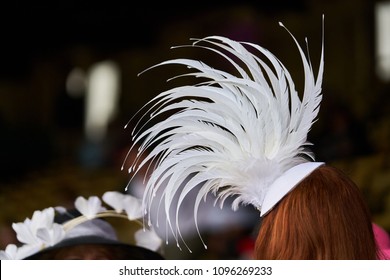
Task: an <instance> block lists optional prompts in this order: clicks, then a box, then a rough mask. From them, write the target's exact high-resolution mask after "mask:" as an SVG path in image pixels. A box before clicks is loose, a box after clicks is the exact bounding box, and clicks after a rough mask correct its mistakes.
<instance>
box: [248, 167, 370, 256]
mask: <svg viewBox="0 0 390 280" xmlns="http://www.w3.org/2000/svg"><path fill="white" fill-rule="evenodd" d="M254 258H256V259H376V258H377V252H376V244H375V239H374V235H373V231H372V223H371V217H370V213H369V210H368V207H367V205H366V202H365V200H364V198H363V197H362V194H361V191H360V190H359V188H358V187H357V186H356V185H355V184H354V183H353V182H352V180H351V179H349V178H348V177H347V176H346V175H345V174H343V173H342V172H341V171H340V170H338V169H336V168H334V167H330V166H326V165H323V166H320V167H319V168H317V169H316V170H314V171H313V172H312V173H311V174H310V175H309V176H307V177H306V178H305V179H304V180H302V181H301V182H300V183H299V184H298V185H296V187H295V188H294V189H293V190H292V191H291V192H290V193H289V194H288V195H286V196H285V197H284V198H283V199H282V200H281V201H280V202H279V204H278V205H276V206H275V208H274V209H273V210H272V211H270V213H268V214H267V215H265V216H264V217H263V220H262V225H261V227H260V230H259V234H258V237H257V240H256V245H255V252H254Z"/></svg>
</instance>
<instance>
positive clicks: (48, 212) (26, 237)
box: [12, 207, 54, 245]
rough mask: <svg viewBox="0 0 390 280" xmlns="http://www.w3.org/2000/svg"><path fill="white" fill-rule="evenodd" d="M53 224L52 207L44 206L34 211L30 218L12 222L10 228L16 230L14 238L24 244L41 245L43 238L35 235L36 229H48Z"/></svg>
mask: <svg viewBox="0 0 390 280" xmlns="http://www.w3.org/2000/svg"><path fill="white" fill-rule="evenodd" d="M53 224H54V208H52V207H50V208H46V209H44V210H42V211H39V210H37V211H34V213H33V216H32V218H31V219H29V218H26V219H25V220H24V222H22V223H13V224H12V228H13V229H14V231H15V232H16V238H17V239H18V240H19V241H20V242H21V243H24V244H30V245H36V244H40V245H43V244H44V243H45V240H42V239H40V238H39V237H38V236H37V232H38V230H40V231H45V230H47V231H49V230H51V229H52V228H53Z"/></svg>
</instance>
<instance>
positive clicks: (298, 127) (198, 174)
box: [129, 24, 324, 240]
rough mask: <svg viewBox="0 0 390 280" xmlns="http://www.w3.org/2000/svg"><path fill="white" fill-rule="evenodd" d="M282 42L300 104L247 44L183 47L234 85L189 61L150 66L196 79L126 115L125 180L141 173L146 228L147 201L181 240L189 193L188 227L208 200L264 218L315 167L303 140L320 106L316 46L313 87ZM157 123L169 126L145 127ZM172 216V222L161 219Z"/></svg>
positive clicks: (282, 74)
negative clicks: (212, 58)
mask: <svg viewBox="0 0 390 280" xmlns="http://www.w3.org/2000/svg"><path fill="white" fill-rule="evenodd" d="M280 25H281V26H283V25H282V24H280ZM283 27H284V26H283ZM286 30H287V29H286ZM287 31H288V30H287ZM289 33H290V32H289ZM290 35H291V37H292V38H293V40H294V42H295V45H296V47H297V49H298V52H299V54H300V57H301V59H302V65H303V70H304V78H305V79H304V91H303V94H301V95H302V98H300V97H299V94H298V92H297V90H296V88H295V85H294V81H293V79H292V77H291V76H290V73H289V71H288V70H287V68H286V67H285V66H284V65H283V64H282V62H281V61H279V59H278V58H277V57H275V56H274V55H273V54H272V53H271V52H270V51H268V50H267V49H265V48H263V47H261V46H259V45H256V44H253V43H248V42H236V41H233V40H230V39H228V38H225V37H219V36H210V37H206V38H203V39H198V40H194V42H193V44H192V45H191V46H189V47H198V48H202V49H205V50H207V51H210V52H213V53H216V54H218V55H220V56H221V57H223V58H224V59H226V61H227V62H228V63H229V64H230V65H231V66H233V67H234V69H235V70H236V71H235V72H236V74H235V75H234V74H231V73H228V72H225V71H223V70H219V69H217V68H213V67H211V66H209V65H207V64H206V63H204V62H201V61H197V60H191V59H173V60H168V61H165V62H162V63H160V64H157V65H155V66H153V67H157V66H162V65H168V64H179V65H184V66H186V67H187V68H188V69H190V70H191V71H192V72H189V73H185V74H183V75H182V76H194V77H196V78H200V79H201V82H199V83H197V84H195V85H184V86H179V87H175V88H173V89H170V90H167V91H164V92H162V93H160V94H159V95H157V96H156V97H155V98H153V99H152V100H151V101H150V102H148V103H147V104H146V105H145V106H146V107H144V108H143V109H144V110H146V113H143V114H141V113H137V114H136V116H137V117H138V118H139V120H140V121H139V123H138V124H137V125H136V127H135V129H134V130H133V132H132V133H133V134H132V135H133V141H134V142H133V143H134V145H133V146H132V148H131V149H138V151H137V158H136V160H135V161H134V162H133V163H132V165H131V167H130V169H129V172H130V173H133V174H137V172H138V171H139V170H140V169H141V168H142V167H145V166H150V167H151V170H150V172H149V173H148V175H147V177H146V178H145V179H146V182H147V183H146V189H145V192H144V197H143V208H144V210H145V214H147V213H149V219H150V207H151V204H152V202H153V201H154V200H156V199H157V200H158V203H159V205H160V206H161V207H162V209H164V211H166V213H167V215H166V216H167V221H166V222H167V224H168V227H170V229H171V230H172V233H173V234H174V236H175V238H176V240H178V238H181V233H180V225H179V224H178V216H179V215H180V208H181V207H186V205H182V202H183V199H184V198H185V197H186V196H187V195H188V194H189V192H191V191H194V190H196V192H197V195H196V199H195V202H194V205H195V206H194V220H195V223H197V212H198V207H199V205H200V203H201V201H202V199H205V198H206V196H207V194H209V193H213V194H215V196H216V202H217V201H219V202H220V205H221V207H222V205H223V203H224V201H225V200H226V198H227V197H229V196H233V197H234V198H235V199H234V201H233V204H232V208H233V209H234V210H236V209H237V208H238V207H239V205H240V204H243V205H253V206H254V207H256V208H257V209H258V210H259V211H260V213H261V215H264V214H266V213H267V212H268V211H270V210H271V209H272V207H273V206H274V205H275V204H276V203H277V202H278V201H279V200H280V199H281V198H282V197H283V196H284V195H286V194H287V193H288V192H289V191H290V190H291V189H292V188H293V187H294V186H295V185H296V184H297V183H298V182H299V181H301V180H302V179H303V178H304V177H306V176H307V175H308V174H310V173H311V172H312V171H313V170H314V169H315V168H317V167H318V166H319V165H321V164H322V163H317V162H313V160H314V157H313V155H312V153H311V152H310V151H309V150H307V145H309V144H310V143H308V142H307V134H308V132H309V130H310V128H311V126H312V124H313V122H314V121H315V119H316V117H317V114H318V111H319V106H320V102H321V98H322V95H321V83H322V75H323V67H324V59H323V55H324V54H323V52H324V51H323V42H322V51H321V58H320V63H319V68H318V73H317V77H315V74H314V71H313V68H312V65H311V62H310V58H308V57H306V55H305V53H304V51H303V50H302V49H301V47H300V45H299V43H298V42H297V40H296V39H295V38H294V36H293V35H292V34H291V33H290ZM153 67H151V68H153ZM149 69H150V68H149ZM149 69H147V70H149ZM145 108H147V109H145ZM141 111H142V110H141ZM167 113H170V114H169V117H167V118H165V119H163V120H161V121H158V122H154V123H153V120H155V119H158V117H160V116H161V115H162V114H164V115H165V114H167ZM148 124H150V125H148ZM157 192H158V193H159V194H161V195H159V196H156V193H157ZM174 198H175V199H176V201H177V202H176V203H173V201H174ZM172 207H175V209H174V213H175V215H174V218H175V219H176V221H171V218H170V216H171V215H169V214H168V213H169V212H170V211H172V209H171V208H172ZM149 221H150V220H149ZM197 230H198V233H199V229H198V228H197ZM199 235H200V234H199Z"/></svg>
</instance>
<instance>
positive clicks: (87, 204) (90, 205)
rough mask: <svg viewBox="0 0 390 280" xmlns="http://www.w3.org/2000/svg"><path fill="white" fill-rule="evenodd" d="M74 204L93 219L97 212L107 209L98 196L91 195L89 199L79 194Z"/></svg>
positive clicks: (88, 217) (87, 216)
mask: <svg viewBox="0 0 390 280" xmlns="http://www.w3.org/2000/svg"><path fill="white" fill-rule="evenodd" d="M74 206H75V208H76V209H77V210H78V211H79V212H80V213H81V214H82V215H84V216H85V217H86V218H87V219H93V218H95V216H96V214H97V213H99V212H101V211H103V210H105V209H104V208H103V207H102V202H101V200H100V198H98V197H97V196H90V197H89V198H88V199H85V198H84V197H82V196H79V197H77V198H76V200H75V202H74Z"/></svg>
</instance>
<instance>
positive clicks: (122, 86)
mask: <svg viewBox="0 0 390 280" xmlns="http://www.w3.org/2000/svg"><path fill="white" fill-rule="evenodd" d="M12 3H13V4H11V3H8V4H1V5H0V126H1V130H0V131H1V136H0V149H1V166H0V172H1V174H0V205H1V206H0V236H1V237H2V243H1V245H2V246H1V247H5V244H6V243H7V240H8V239H7V238H12V237H9V236H8V227H7V226H9V225H10V224H11V223H12V222H15V221H22V220H23V219H24V218H25V217H27V216H28V217H30V216H31V214H32V212H33V210H35V209H42V208H44V207H48V206H55V205H57V204H64V203H68V202H69V203H70V202H71V201H73V199H74V198H75V197H76V196H78V195H88V196H89V195H91V194H97V195H99V194H101V193H103V192H105V191H107V190H113V189H115V190H123V189H124V187H125V186H126V184H127V181H128V179H129V177H128V175H127V173H126V172H125V171H121V170H120V168H121V165H122V161H123V160H124V157H125V153H126V151H127V149H128V148H129V144H130V131H129V130H128V129H127V130H125V129H124V128H123V127H124V125H125V124H126V123H127V121H128V120H129V119H130V118H131V117H132V115H133V114H134V113H135V112H136V111H137V110H138V109H139V108H141V106H142V105H144V103H145V102H146V101H148V100H149V99H150V98H151V97H153V96H155V95H156V94H157V93H158V92H160V91H161V90H162V89H164V88H165V87H166V86H167V84H166V79H168V78H170V77H171V76H173V75H171V74H168V73H167V70H166V69H165V68H164V69H155V70H153V71H151V72H148V73H145V74H143V75H141V76H140V77H137V74H138V73H139V72H141V71H143V70H144V69H146V68H147V67H149V66H151V65H154V64H156V63H158V62H160V61H163V60H166V59H168V58H172V57H178V56H179V55H181V54H183V55H185V56H186V57H191V56H192V55H193V53H191V50H188V49H187V50H170V47H171V46H175V45H182V44H187V43H189V42H190V41H189V39H190V38H201V37H203V36H207V35H223V36H228V37H231V38H232V39H236V40H244V41H251V42H254V43H258V44H260V45H262V46H264V47H266V48H267V49H269V50H271V51H272V52H273V53H274V54H276V55H277V56H278V57H279V58H280V59H281V60H282V61H283V62H284V63H285V65H286V66H287V68H288V69H290V71H291V73H292V74H293V77H294V78H295V79H296V81H297V88H298V89H300V87H301V84H300V82H302V75H303V73H302V68H301V64H300V58H299V56H298V53H297V51H296V48H295V46H294V44H293V42H292V40H291V37H290V36H289V35H288V33H287V32H285V30H284V29H283V28H280V27H279V25H278V22H279V21H282V22H283V23H284V24H285V26H286V27H287V28H288V29H289V30H290V31H291V32H292V33H293V34H294V36H295V37H296V38H297V40H298V41H299V42H300V43H301V45H302V46H303V45H304V43H305V42H304V38H305V37H307V38H308V41H309V47H310V55H311V58H312V63H313V67H314V69H317V67H318V61H319V55H320V48H321V36H322V34H321V32H322V14H324V15H325V74H324V82H323V93H324V100H323V103H322V110H321V111H320V114H319V120H318V121H317V123H316V124H315V125H314V127H313V129H312V131H311V132H310V135H309V139H310V140H311V141H312V142H313V143H314V144H315V145H314V147H313V150H314V152H315V153H316V155H317V160H324V161H326V162H329V163H332V164H334V165H337V166H339V167H340V168H342V169H344V170H345V171H346V172H347V173H348V174H350V175H351V176H352V177H353V179H354V180H355V181H356V183H357V184H358V185H359V187H361V188H362V190H363V192H364V193H365V195H366V197H367V201H368V203H369V205H370V207H371V210H372V213H373V218H374V221H375V222H377V223H378V224H379V225H381V226H382V227H384V228H385V229H387V230H388V231H390V172H389V171H390V161H389V142H390V141H389V136H390V102H389V95H390V78H389V76H390V74H389V72H390V71H389V68H390V66H389V63H388V62H389V61H390V42H389V41H390V39H389V37H390V35H387V36H386V35H382V34H386V32H387V34H390V21H389V20H387V21H386V20H385V21H383V22H384V24H382V25H378V22H379V21H378V19H379V18H390V13H389V9H390V8H389V6H390V1H374V0H372V1H370V0H344V1H338V0H326V1H325V0H316V1H314V0H296V1H288V0H272V1H224V2H221V3H218V4H217V3H214V2H212V1H189V2H188V1H187V2H182V3H180V2H179V3H176V4H173V3H170V2H161V3H157V4H151V3H150V2H143V1H140V2H137V1H104V2H100V1H56V2H55V3H54V2H50V3H45V2H38V3H31V2H27V1H26V2H23V1H13V2H12ZM222 3H223V4H222ZM380 7H381V9H379V8H380ZM385 11H387V14H386V13H384V12H385ZM383 14H385V15H387V17H386V16H384V17H383V16H379V15H383ZM387 25H388V26H387ZM378 30H380V31H378ZM383 31H384V32H383ZM382 42H385V43H386V42H387V45H386V44H384V46H385V47H380V46H379V44H382ZM381 46H382V45H381ZM386 46H387V47H386ZM378 49H379V51H378ZM385 62H387V64H386V63H385ZM386 65H387V66H386ZM99 67H102V68H99ZM96 69H103V70H102V71H103V72H104V71H106V70H107V69H108V70H107V71H109V72H108V73H109V74H108V75H114V76H110V77H114V78H113V79H111V80H110V81H111V82H112V81H116V82H117V84H116V85H117V87H116V88H114V91H115V92H116V93H117V95H116V96H117V99H116V101H113V106H114V109H112V108H111V109H112V110H111V113H109V115H108V117H107V119H106V122H105V123H104V125H101V126H98V125H97V127H96V124H94V125H95V126H93V125H92V126H93V127H92V128H91V127H89V129H87V128H86V125H85V122H86V120H87V118H88V116H87V113H86V104H87V102H88V98H87V95H88V90H89V88H90V87H88V85H89V86H90V85H91V83H92V80H93V78H92V77H93V73H97V72H96V71H95V72H94V70H96ZM104 69H105V70H104ZM378 69H379V70H378ZM381 69H382V71H380V70H381ZM110 71H111V72H110ZM386 71H387V72H386ZM94 77H99V76H98V75H97V76H94ZM110 81H109V82H108V83H110Z"/></svg>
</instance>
